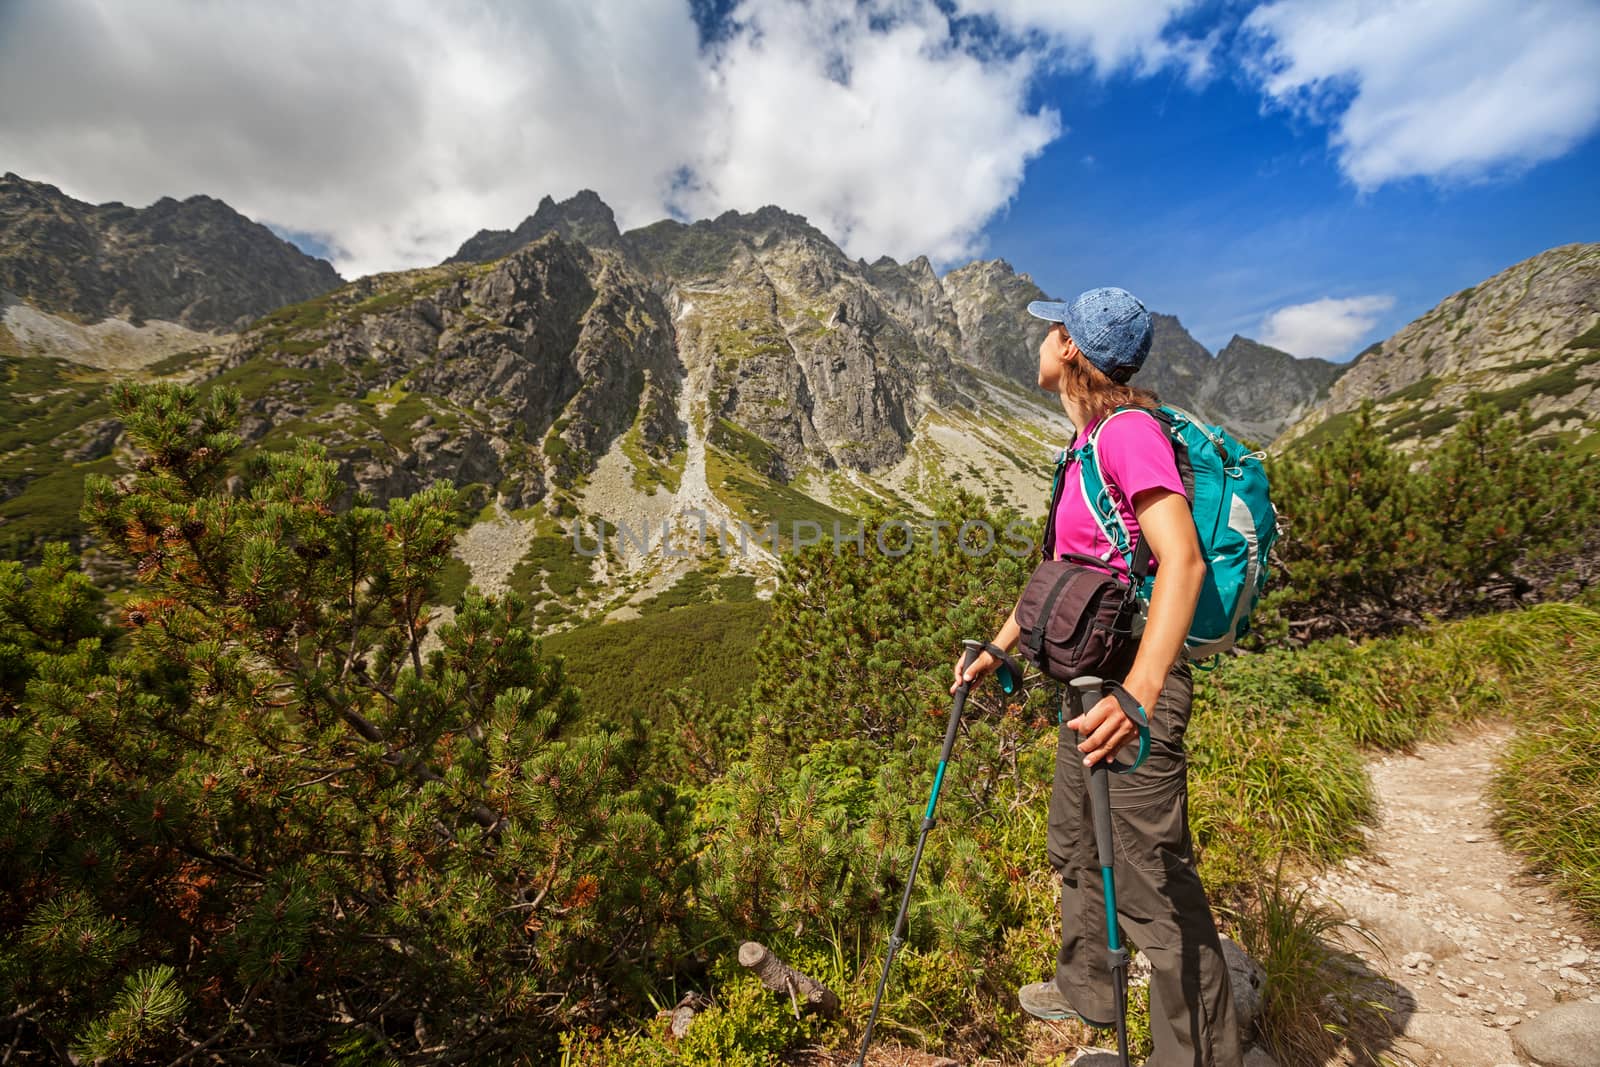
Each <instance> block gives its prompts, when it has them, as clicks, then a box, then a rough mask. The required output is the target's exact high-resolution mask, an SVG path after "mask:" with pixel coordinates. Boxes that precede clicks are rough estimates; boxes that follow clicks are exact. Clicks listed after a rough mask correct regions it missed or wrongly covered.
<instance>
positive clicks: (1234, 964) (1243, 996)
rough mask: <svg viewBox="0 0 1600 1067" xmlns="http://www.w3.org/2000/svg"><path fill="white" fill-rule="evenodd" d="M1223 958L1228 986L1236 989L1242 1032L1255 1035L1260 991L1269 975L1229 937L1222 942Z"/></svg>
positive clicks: (1235, 1010)
mask: <svg viewBox="0 0 1600 1067" xmlns="http://www.w3.org/2000/svg"><path fill="white" fill-rule="evenodd" d="M1222 958H1223V959H1224V960H1226V961H1227V964H1228V983H1229V985H1230V986H1232V988H1233V1007H1234V1014H1236V1015H1237V1016H1238V1018H1239V1032H1240V1033H1241V1034H1245V1035H1248V1034H1250V1033H1252V1032H1254V1030H1255V1025H1256V1020H1257V1019H1258V1018H1260V1016H1261V989H1262V986H1264V985H1265V984H1266V981H1267V972H1266V971H1265V970H1263V969H1262V967H1261V965H1260V964H1259V963H1257V962H1256V961H1255V960H1253V959H1251V958H1250V956H1249V954H1247V953H1246V952H1245V950H1244V949H1242V948H1240V947H1239V946H1238V945H1237V944H1235V943H1234V941H1233V939H1232V938H1229V937H1224V938H1223V939H1222Z"/></svg>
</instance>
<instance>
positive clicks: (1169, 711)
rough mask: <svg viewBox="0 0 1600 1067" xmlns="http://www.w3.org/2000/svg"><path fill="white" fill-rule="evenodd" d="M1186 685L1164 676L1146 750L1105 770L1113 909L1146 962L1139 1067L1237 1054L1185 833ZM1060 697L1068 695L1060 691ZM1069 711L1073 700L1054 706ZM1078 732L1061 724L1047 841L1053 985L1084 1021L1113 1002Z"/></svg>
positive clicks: (1107, 1011) (1100, 1016) (1112, 1014)
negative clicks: (1124, 765) (1057, 933)
mask: <svg viewBox="0 0 1600 1067" xmlns="http://www.w3.org/2000/svg"><path fill="white" fill-rule="evenodd" d="M1193 692H1194V683H1193V679H1192V678H1191V676H1190V674H1189V668H1188V667H1187V666H1186V665H1184V664H1182V663H1180V664H1179V665H1178V666H1176V667H1174V668H1173V670H1172V673H1171V674H1169V675H1168V676H1167V683H1166V686H1165V687H1164V688H1163V689H1162V691H1161V699H1160V700H1158V701H1157V702H1156V706H1155V708H1154V709H1151V711H1150V755H1149V756H1148V758H1147V759H1146V760H1145V762H1144V765H1143V766H1141V767H1140V768H1139V769H1138V770H1137V771H1134V772H1133V773H1131V774H1113V775H1111V827H1112V834H1113V835H1114V836H1115V838H1116V857H1115V864H1114V867H1113V874H1114V876H1115V878H1116V892H1117V917H1118V921H1119V925H1120V926H1121V928H1122V932H1123V935H1124V937H1125V938H1126V940H1127V941H1129V942H1131V943H1132V944H1133V945H1134V946H1136V947H1137V948H1138V949H1139V951H1140V952H1141V953H1142V954H1143V955H1144V956H1145V957H1146V958H1147V959H1148V960H1149V961H1150V965H1151V969H1152V974H1151V978H1150V1032H1151V1036H1152V1037H1153V1039H1154V1042H1155V1053H1154V1054H1153V1055H1152V1056H1151V1057H1150V1059H1149V1061H1148V1064H1149V1067H1239V1065H1240V1064H1241V1062H1242V1053H1241V1051H1240V1043H1239V1028H1238V1023H1237V1021H1236V1018H1235V1014H1234V1007H1233V994H1232V991H1231V990H1230V988H1229V984H1228V968H1227V965H1226V963H1225V962H1224V960H1223V956H1222V945H1221V942H1220V941H1219V940H1218V938H1217V927H1216V923H1215V922H1214V921H1213V920H1212V917H1211V906H1210V903H1209V902H1208V901H1207V900H1206V894H1205V890H1204V889H1203V888H1202V887H1201V885H1200V876H1199V875H1198V874H1197V873H1196V872H1195V868H1194V855H1193V848H1192V843H1191V841H1190V838H1189V818H1188V801H1189V790H1188V778H1187V772H1188V764H1187V760H1186V759H1185V756H1184V750H1183V734H1184V730H1185V729H1186V728H1187V727H1188V724H1189V709H1190V703H1191V698H1192V696H1193ZM1066 699H1067V700H1068V701H1069V702H1070V701H1071V699H1072V696H1071V690H1070V689H1069V690H1068V691H1067V695H1066ZM1065 710H1066V711H1067V712H1068V714H1066V715H1064V716H1063V718H1064V719H1071V718H1073V717H1074V715H1075V714H1076V709H1075V708H1073V707H1071V706H1070V705H1069V706H1068V707H1067V708H1066V709H1065ZM1077 743H1078V738H1077V734H1076V733H1075V732H1074V731H1072V730H1069V729H1068V728H1067V727H1066V725H1065V724H1064V723H1063V725H1062V726H1061V738H1060V741H1059V744H1058V745H1057V748H1056V778H1055V787H1054V790H1053V791H1052V793H1051V796H1050V827H1049V834H1048V838H1047V848H1048V851H1049V856H1050V864H1051V866H1052V867H1054V868H1055V869H1056V870H1057V871H1058V872H1060V874H1061V878H1062V885H1061V952H1060V955H1059V956H1058V958H1057V961H1056V985H1057V986H1058V987H1059V988H1060V990H1061V992H1062V994H1063V995H1064V996H1066V998H1067V1000H1068V1001H1070V1002H1071V1003H1072V1005H1073V1007H1074V1008H1075V1009H1076V1010H1077V1011H1078V1012H1079V1014H1081V1015H1083V1016H1084V1017H1085V1018H1086V1019H1092V1020H1095V1021H1097V1022H1099V1021H1103V1022H1112V1021H1114V1020H1115V1018H1116V1011H1117V1009H1116V1000H1115V996H1114V993H1113V990H1112V986H1111V971H1110V967H1109V964H1108V961H1107V958H1106V911H1105V900H1104V895H1103V887H1102V883H1101V878H1100V861H1099V859H1098V857H1097V855H1096V853H1095V843H1094V822H1093V820H1092V819H1091V818H1090V815H1089V794H1088V782H1089V777H1088V774H1087V771H1086V769H1085V768H1084V766H1083V757H1082V754H1081V753H1079V752H1078V751H1077Z"/></svg>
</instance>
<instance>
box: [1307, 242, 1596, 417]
mask: <svg viewBox="0 0 1600 1067" xmlns="http://www.w3.org/2000/svg"><path fill="white" fill-rule="evenodd" d="M1369 400H1370V401H1372V402H1373V404H1374V405H1375V408H1376V413H1377V416H1378V423H1377V426H1378V429H1379V430H1380V432H1382V433H1384V434H1385V435H1386V436H1387V437H1389V438H1391V439H1392V440H1394V441H1396V442H1399V443H1401V444H1408V445H1425V444H1427V443H1428V442H1429V441H1431V440H1433V439H1434V438H1436V437H1437V436H1438V435H1439V434H1440V433H1442V432H1444V431H1446V430H1448V429H1449V428H1450V427H1451V426H1453V425H1454V424H1455V422H1456V421H1457V419H1458V418H1459V416H1460V414H1461V412H1462V411H1463V409H1464V408H1465V407H1466V406H1467V405H1468V404H1470V403H1473V402H1475V401H1477V400H1485V401H1488V402H1490V403H1492V404H1495V405H1496V406H1497V407H1500V408H1501V409H1502V410H1507V411H1509V410H1514V409H1515V408H1517V407H1518V406H1519V405H1521V404H1524V403H1525V404H1527V405H1528V407H1529V410H1530V412H1531V413H1532V415H1533V416H1534V419H1535V428H1536V429H1537V430H1541V431H1544V432H1547V433H1563V434H1566V435H1568V436H1569V437H1579V436H1587V435H1588V434H1589V433H1592V432H1594V430H1595V429H1597V428H1600V244H1574V245H1563V246H1561V247H1560V248H1553V249H1551V250H1550V251H1548V252H1544V253H1541V254H1540V255H1537V256H1534V257H1533V258H1532V259H1528V260H1524V261H1523V262H1521V263H1518V264H1516V265H1515V266H1513V267H1510V268H1508V269H1506V270H1504V271H1501V272H1500V273H1499V274H1496V275H1495V276H1494V277H1492V278H1490V279H1488V280H1487V281H1485V282H1482V283H1481V284H1479V285H1477V286H1474V287H1473V288H1471V289H1465V290H1463V291H1461V292H1459V293H1456V294H1455V295H1454V296H1451V297H1449V298H1447V299H1446V300H1444V301H1442V302H1441V303H1440V304H1439V305H1438V306H1437V307H1435V308H1434V309H1433V310H1432V311H1429V312H1428V313H1427V314H1425V315H1423V316H1422V317H1421V318H1419V319H1417V320H1416V321H1415V322H1412V323H1411V324H1409V325H1408V326H1406V327H1405V328H1404V329H1402V330H1401V331H1400V332H1399V333H1397V334H1395V335H1394V336H1393V337H1391V338H1389V339H1388V340H1386V341H1384V342H1382V343H1380V344H1377V345H1374V346H1373V347H1371V348H1369V349H1368V350H1367V351H1365V352H1363V353H1362V354H1361V355H1360V356H1359V357H1358V358H1357V359H1356V361H1355V363H1354V364H1353V365H1352V366H1351V367H1350V369H1349V371H1348V372H1346V373H1345V374H1344V375H1342V376H1341V377H1340V378H1339V379H1338V381H1337V382H1335V383H1334V384H1333V386H1332V388H1331V389H1330V391H1329V395H1328V399H1327V400H1326V402H1324V403H1323V404H1321V405H1319V406H1318V407H1317V408H1316V409H1315V410H1314V411H1312V412H1311V413H1310V414H1309V415H1307V416H1306V417H1305V419H1303V420H1301V421H1300V422H1299V423H1297V424H1296V425H1295V426H1294V427H1293V428H1291V430H1290V431H1289V432H1288V433H1287V434H1285V440H1286V441H1306V440H1316V439H1319V438H1320V437H1322V436H1325V435H1327V434H1330V433H1333V432H1335V431H1337V429H1338V428H1339V427H1341V426H1343V425H1345V424H1346V423H1348V421H1349V419H1350V418H1351V417H1352V414H1353V412H1354V411H1355V409H1356V408H1358V407H1360V406H1361V404H1362V403H1364V402H1366V401H1369Z"/></svg>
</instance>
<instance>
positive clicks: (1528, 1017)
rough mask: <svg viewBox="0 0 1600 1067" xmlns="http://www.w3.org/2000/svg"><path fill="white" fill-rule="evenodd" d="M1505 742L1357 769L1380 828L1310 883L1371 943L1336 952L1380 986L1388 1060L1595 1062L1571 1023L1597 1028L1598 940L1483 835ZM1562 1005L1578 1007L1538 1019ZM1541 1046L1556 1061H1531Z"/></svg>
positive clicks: (1437, 748)
mask: <svg viewBox="0 0 1600 1067" xmlns="http://www.w3.org/2000/svg"><path fill="white" fill-rule="evenodd" d="M1511 736H1512V732H1511V730H1510V728H1509V727H1508V726H1506V725H1505V724H1493V725H1490V726H1488V727H1484V728H1479V729H1469V730H1468V731H1466V732H1465V733H1464V735H1463V736H1461V737H1460V738H1459V739H1457V740H1455V741H1453V742H1451V743H1449V744H1425V745H1419V746H1417V748H1416V750H1415V751H1414V752H1413V753H1411V754H1395V755H1389V756H1385V757H1382V758H1379V759H1376V760H1374V761H1371V762H1369V763H1368V765H1367V769H1368V773H1369V774H1370V775H1371V778H1372V784H1373V792H1374V794H1375V796H1376V798H1377V801H1378V805H1379V812H1378V815H1379V820H1378V824H1377V826H1376V827H1374V828H1372V829H1371V830H1370V832H1369V836H1368V851H1367V854H1366V855H1364V856H1361V857H1357V858H1353V859H1351V860H1349V861H1347V862H1345V863H1343V864H1341V865H1339V866H1337V867H1334V868H1332V869H1331V870H1329V871H1327V872H1324V873H1323V874H1322V875H1321V876H1319V877H1318V878H1316V879H1315V880H1313V882H1312V883H1311V891H1312V895H1313V897H1314V898H1315V899H1317V900H1319V901H1322V902H1326V903H1329V904H1333V905H1335V906H1337V907H1338V908H1341V909H1343V911H1344V912H1345V913H1347V914H1348V915H1349V916H1350V917H1351V919H1352V920H1354V921H1355V922H1356V923H1357V924H1358V925H1359V926H1360V927H1361V928H1363V929H1365V930H1367V931H1369V932H1370V933H1371V934H1372V935H1374V936H1375V937H1376V938H1378V939H1379V941H1380V944H1381V948H1375V947H1374V946H1373V945H1372V944H1370V943H1369V942H1367V941H1365V940H1364V939H1362V938H1360V937H1352V938H1351V939H1350V940H1349V942H1348V943H1347V946H1346V947H1348V948H1350V949H1352V950H1354V951H1356V952H1357V953H1358V954H1359V955H1360V956H1362V958H1363V959H1364V960H1365V961H1366V962H1367V965H1368V966H1369V967H1370V968H1371V969H1372V970H1373V971H1375V972H1377V973H1378V974H1381V975H1384V976H1385V977H1386V978H1388V979H1389V981H1390V982H1392V983H1393V986H1392V987H1390V988H1389V989H1388V990H1387V993H1388V996H1387V997H1385V998H1384V999H1386V1000H1388V1001H1389V1006H1390V1007H1391V1008H1392V1010H1393V1012H1394V1017H1393V1021H1394V1023H1395V1025H1396V1029H1397V1030H1399V1031H1400V1032H1401V1035H1402V1036H1400V1037H1398V1038H1397V1039H1396V1044H1395V1047H1394V1049H1393V1050H1392V1052H1391V1056H1392V1058H1394V1059H1395V1060H1396V1061H1397V1062H1401V1063H1404V1062H1406V1061H1408V1060H1409V1061H1410V1062H1411V1063H1414V1064H1416V1065H1418V1067H1502V1065H1512V1064H1517V1065H1530V1064H1542V1065H1547V1067H1560V1065H1564V1064H1566V1063H1573V1064H1600V1031H1589V1030H1587V1028H1586V1023H1585V1020H1583V1019H1581V1018H1580V1020H1579V1024H1578V1026H1577V1027H1575V1026H1574V1024H1573V1022H1572V1020H1571V1018H1570V1016H1571V1014H1572V1013H1573V1012H1574V1011H1575V1010H1577V1011H1578V1014H1579V1015H1580V1016H1586V1017H1587V1022H1592V1021H1593V1020H1594V1018H1595V1017H1596V1016H1600V937H1596V934H1595V931H1594V930H1592V929H1590V928H1587V927H1586V926H1585V925H1584V924H1583V922H1582V921H1581V920H1580V919H1579V918H1578V916H1577V915H1576V914H1575V913H1574V912H1572V911H1571V909H1569V908H1567V907H1566V906H1565V905H1564V904H1562V903H1561V902H1560V901H1559V900H1558V899H1557V898H1556V896H1555V894H1554V893H1553V892H1551V890H1550V889H1549V888H1548V887H1547V886H1546V885H1545V883H1544V882H1543V881H1542V880H1540V879H1539V878H1538V877H1537V876H1535V875H1531V874H1528V873H1526V870H1525V867H1524V865H1523V863H1522V862H1521V861H1520V860H1519V859H1518V858H1517V857H1515V856H1513V855H1512V854H1511V853H1509V852H1508V851H1507V850H1506V848H1505V846H1504V845H1503V844H1502V843H1501V842H1500V839H1499V838H1498V837H1497V836H1496V834H1495V832H1494V830H1493V828H1492V826H1491V818H1492V809H1491V807H1490V804H1489V800H1488V798H1487V791H1488V788H1489V784H1490V779H1491V776H1492V774H1493V770H1494V760H1495V758H1496V754H1497V753H1498V752H1500V751H1501V750H1502V749H1503V748H1504V746H1505V745H1506V744H1507V743H1508V742H1509V740H1510V738H1511ZM1573 1002H1584V1003H1585V1006H1584V1007H1583V1008H1582V1009H1581V1010H1578V1009H1574V1008H1566V1009H1563V1011H1562V1012H1560V1013H1558V1014H1557V1015H1556V1016H1552V1017H1551V1018H1549V1019H1547V1020H1546V1022H1545V1023H1544V1024H1540V1023H1539V1022H1538V1021H1537V1020H1538V1019H1539V1018H1540V1017H1541V1016H1545V1015H1547V1014H1548V1013H1550V1012H1551V1010H1552V1009H1554V1008H1556V1007H1557V1006H1558V1005H1563V1004H1572V1003H1573ZM1557 1019H1560V1020H1561V1022H1560V1023H1559V1025H1558V1024H1557V1023H1556V1020H1557ZM1552 1028H1554V1029H1555V1031H1556V1032H1553V1033H1552V1032H1550V1031H1551V1030H1552ZM1590 1041H1592V1042H1593V1044H1590V1043H1589V1042H1590ZM1552 1045H1553V1046H1554V1047H1555V1048H1557V1049H1560V1050H1562V1051H1561V1052H1560V1054H1558V1055H1555V1056H1553V1057H1552V1056H1551V1055H1550V1054H1549V1053H1547V1052H1546V1051H1544V1050H1546V1049H1549V1048H1551V1047H1552ZM1529 1048H1533V1049H1537V1050H1539V1058H1538V1059H1534V1058H1532V1057H1531V1056H1530V1055H1529V1054H1528V1050H1529ZM1402 1057H1404V1058H1403V1059H1402Z"/></svg>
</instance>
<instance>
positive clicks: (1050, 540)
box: [1039, 448, 1078, 561]
mask: <svg viewBox="0 0 1600 1067" xmlns="http://www.w3.org/2000/svg"><path fill="white" fill-rule="evenodd" d="M1077 454H1078V453H1077V452H1076V451H1074V450H1073V449H1070V448H1063V449H1062V450H1061V453H1060V454H1059V455H1057V456H1056V474H1055V481H1054V482H1053V483H1052V484H1051V486H1050V507H1049V509H1048V510H1047V511H1046V512H1045V513H1044V533H1043V534H1042V535H1040V538H1039V542H1040V543H1039V550H1040V554H1041V556H1042V558H1043V559H1045V560H1046V561H1048V560H1052V559H1054V558H1055V551H1056V508H1058V507H1060V506H1061V491H1062V488H1063V487H1064V486H1065V485H1066V482H1067V465H1068V464H1069V463H1071V462H1072V460H1073V457H1074V456H1076V455H1077Z"/></svg>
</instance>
